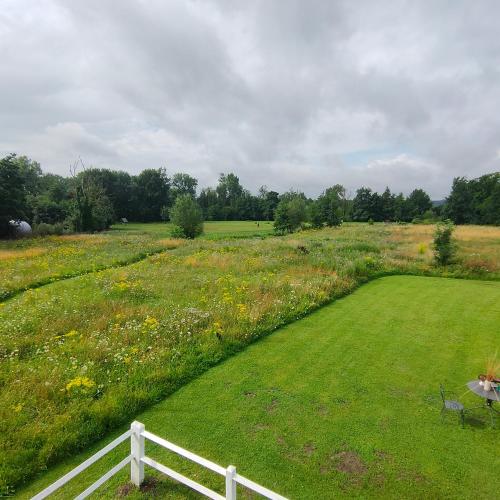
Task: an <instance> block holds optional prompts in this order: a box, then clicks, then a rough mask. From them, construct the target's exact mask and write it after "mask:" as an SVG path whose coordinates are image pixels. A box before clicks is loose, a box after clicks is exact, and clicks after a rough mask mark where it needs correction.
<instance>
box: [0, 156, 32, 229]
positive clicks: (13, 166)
mask: <svg viewBox="0 0 500 500" xmlns="http://www.w3.org/2000/svg"><path fill="white" fill-rule="evenodd" d="M27 212H28V206H27V200H26V190H25V177H24V176H23V172H22V171H21V169H20V167H19V164H18V163H17V162H16V156H15V155H13V154H12V155H8V156H6V157H4V158H2V159H0V237H2V238H5V237H6V236H8V235H9V232H10V227H9V221H10V220H11V219H24V218H25V217H26V213H27Z"/></svg>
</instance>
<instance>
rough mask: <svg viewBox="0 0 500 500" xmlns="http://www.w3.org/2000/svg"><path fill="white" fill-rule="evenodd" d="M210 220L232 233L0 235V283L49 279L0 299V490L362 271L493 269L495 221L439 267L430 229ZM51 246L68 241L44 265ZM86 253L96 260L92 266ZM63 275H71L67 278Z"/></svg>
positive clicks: (138, 229) (465, 272) (474, 274)
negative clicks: (286, 226) (183, 237)
mask: <svg viewBox="0 0 500 500" xmlns="http://www.w3.org/2000/svg"><path fill="white" fill-rule="evenodd" d="M214 226H215V227H217V228H218V229H219V230H220V233H224V232H225V233H226V234H227V233H228V227H231V231H233V232H232V233H231V234H232V236H233V237H232V238H227V237H221V238H215V239H210V238H208V239H199V240H195V241H189V242H185V241H183V242H181V241H178V240H170V239H168V238H166V237H165V236H166V235H167V234H168V231H167V230H166V229H165V225H133V224H129V225H127V226H121V227H120V229H117V230H113V231H110V232H109V233H104V234H102V235H87V236H79V237H62V239H58V237H56V238H54V237H51V238H43V239H42V238H36V239H33V240H24V241H22V242H7V243H3V244H2V245H3V246H2V249H1V251H0V255H3V256H5V255H8V254H9V255H10V256H11V257H9V258H10V259H11V260H10V264H5V262H6V261H8V260H9V259H1V263H2V265H1V266H0V276H1V277H2V281H1V282H0V283H1V285H0V286H1V287H3V289H8V290H15V289H16V287H17V289H19V277H20V276H21V277H22V279H23V280H24V281H23V283H24V285H23V286H24V287H28V288H29V287H30V286H36V285H37V284H39V283H40V282H41V281H43V279H46V278H47V277H50V279H51V280H54V282H53V283H50V284H48V285H46V286H41V287H39V288H34V289H32V290H28V291H26V292H24V293H20V294H18V295H17V296H15V297H13V298H11V299H9V300H5V301H4V302H3V303H1V304H0V387H1V389H2V390H1V391H0V431H1V432H0V485H2V483H3V487H4V488H7V487H11V486H13V485H18V484H20V483H21V482H22V481H24V480H26V479H27V478H29V477H30V476H31V475H33V474H34V473H36V472H37V471H40V470H44V469H45V468H46V467H47V466H48V465H51V464H53V463H55V462H57V461H59V460H61V459H62V458H64V457H65V456H67V455H68V454H72V453H73V452H74V451H75V450H77V449H78V448H83V447H87V446H88V445H89V443H91V442H93V441H95V440H96V439H98V438H100V437H103V436H105V435H107V434H108V433H109V432H110V430H113V429H115V428H116V427H117V426H119V425H120V424H122V423H123V422H127V421H130V420H131V419H132V418H133V416H134V415H136V414H137V413H138V412H139V411H141V410H142V409H144V408H146V407H148V406H150V405H151V404H153V403H155V402H158V401H160V400H162V399H163V398H164V397H165V396H167V395H169V394H171V393H172V392H174V391H175V390H176V389H178V388H179V387H181V386H183V385H184V384H185V383H186V382H188V381H189V380H191V379H193V378H194V377H196V376H197V375H199V374H200V373H202V372H204V371H205V370H206V369H207V368H209V367H211V366H214V365H215V364H217V363H218V362H219V361H220V360H222V359H225V358H227V357H228V356H230V355H231V354H233V353H234V352H236V351H238V350H240V349H242V348H243V347H244V346H246V345H247V344H249V343H251V342H252V341H254V340H255V339H257V338H259V337H261V336H263V335H265V334H268V333H270V332H272V331H273V330H275V329H276V328H278V327H280V326H282V325H284V324H287V323H290V322H291V321H294V320H296V319H297V318H300V317H301V316H303V315H305V314H307V313H309V312H311V311H313V310H314V309H316V308H318V307H320V306H321V305H324V304H326V303H328V302H329V301H331V300H332V299H334V298H338V297H341V296H343V295H346V294H348V293H350V292H352V291H353V290H354V289H355V288H356V287H357V286H359V285H360V284H362V283H364V282H366V281H368V280H370V279H372V278H375V277H377V276H382V275H385V274H420V275H436V276H449V277H468V278H487V279H498V278H499V277H500V268H499V263H500V228H482V227H473V226H470V227H464V228H459V229H458V231H457V237H458V240H459V247H460V253H459V259H458V261H457V263H456V264H454V265H452V266H449V267H447V268H439V269H438V268H435V267H434V266H433V263H432V253H431V250H430V241H431V238H432V228H431V227H429V226H397V225H383V224H375V225H371V226H370V225H367V224H350V225H347V224H346V225H345V226H343V227H342V228H338V229H325V230H322V231H305V232H302V233H298V234H294V235H291V236H289V237H284V238H275V237H266V238H265V239H263V238H262V237H258V238H255V237H253V234H254V233H253V231H254V228H255V223H218V224H216V223H214ZM238 227H239V228H240V230H241V232H240V233H238V230H237V228H238ZM242 228H246V229H248V231H247V236H249V237H248V238H246V239H241V238H239V237H240V236H242V232H243V229H242ZM261 229H262V231H263V234H262V235H261V236H265V231H268V229H267V228H266V227H262V228H261ZM163 231H165V232H163ZM207 233H208V231H207ZM214 234H215V228H214ZM70 238H73V240H71V239H70ZM95 238H101V239H102V243H100V244H96V243H95ZM113 242H114V243H113ZM127 242H130V243H127ZM141 242H142V243H141ZM16 245H17V246H16ZM53 245H55V246H56V247H57V245H59V246H62V248H66V250H65V251H64V252H60V253H59V255H58V258H57V259H54V266H55V267H54V268H52V267H49V266H48V265H47V258H48V257H47V256H48V255H52V253H53ZM147 245H149V246H147ZM122 247H123V248H125V249H126V250H123V252H124V254H123V255H122V256H121V257H120V258H122V259H135V260H137V262H135V263H132V264H129V265H125V263H124V262H120V261H117V255H116V252H118V249H121V248H122ZM70 248H71V249H73V250H71V251H70V250H69V249H70ZM36 249H38V250H36ZM47 249H48V250H47ZM35 250H36V251H35ZM146 250H147V251H150V252H151V253H154V255H151V256H149V257H148V256H146V257H144V255H143V254H144V252H145V251H146ZM120 251H121V250H120ZM1 252H4V253H3V254H2V253H1ZM16 252H18V253H17V254H16ZM26 252H28V253H29V252H31V253H32V255H31V257H27V256H26V255H25V253H26ZM37 252H41V253H37ZM74 252H80V253H78V254H74ZM126 252H128V253H126ZM12 253H14V254H16V255H14V256H12ZM125 254H126V255H125ZM138 256H139V257H138ZM96 262H98V263H99V265H102V266H104V267H106V269H103V270H100V271H94V269H95V266H96ZM117 262H118V263H117ZM132 262H133V261H132ZM57 266H61V267H64V269H65V273H66V274H57V272H58V268H57ZM74 274H82V275H81V276H79V277H75V278H72V279H65V277H66V276H67V275H69V276H72V275H74ZM61 435H64V439H62V440H61V439H60V436H61Z"/></svg>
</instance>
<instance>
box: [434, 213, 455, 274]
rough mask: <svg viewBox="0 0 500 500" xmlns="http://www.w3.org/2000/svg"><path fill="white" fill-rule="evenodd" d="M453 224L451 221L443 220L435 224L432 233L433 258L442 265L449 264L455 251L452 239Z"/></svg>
mask: <svg viewBox="0 0 500 500" xmlns="http://www.w3.org/2000/svg"><path fill="white" fill-rule="evenodd" d="M454 229H455V226H454V225H453V223H452V222H451V221H445V222H443V223H441V224H438V225H437V226H436V232H435V233H434V259H435V260H436V263H437V264H439V265H442V266H445V265H447V264H450V263H451V262H452V261H453V257H454V256H455V253H456V245H455V242H454V240H453V237H452V235H453V230H454Z"/></svg>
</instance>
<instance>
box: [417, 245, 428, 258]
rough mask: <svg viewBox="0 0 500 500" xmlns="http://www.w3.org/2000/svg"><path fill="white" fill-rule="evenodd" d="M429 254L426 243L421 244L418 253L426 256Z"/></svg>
mask: <svg viewBox="0 0 500 500" xmlns="http://www.w3.org/2000/svg"><path fill="white" fill-rule="evenodd" d="M426 252H427V245H426V244H425V243H420V244H419V245H418V253H419V254H420V255H424V254H425V253H426Z"/></svg>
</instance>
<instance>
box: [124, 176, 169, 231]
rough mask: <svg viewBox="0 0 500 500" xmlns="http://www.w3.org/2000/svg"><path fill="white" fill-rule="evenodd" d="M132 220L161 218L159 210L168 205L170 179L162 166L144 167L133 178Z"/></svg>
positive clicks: (144, 220)
mask: <svg viewBox="0 0 500 500" xmlns="http://www.w3.org/2000/svg"><path fill="white" fill-rule="evenodd" d="M133 184H134V188H133V198H132V205H133V210H134V217H133V220H139V221H142V222H153V221H159V220H161V210H162V208H163V207H164V206H168V205H169V191H170V179H169V178H168V176H167V173H166V171H165V169H164V168H158V169H151V168H150V169H146V170H143V171H142V172H141V173H140V174H139V175H138V176H136V177H134V178H133Z"/></svg>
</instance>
